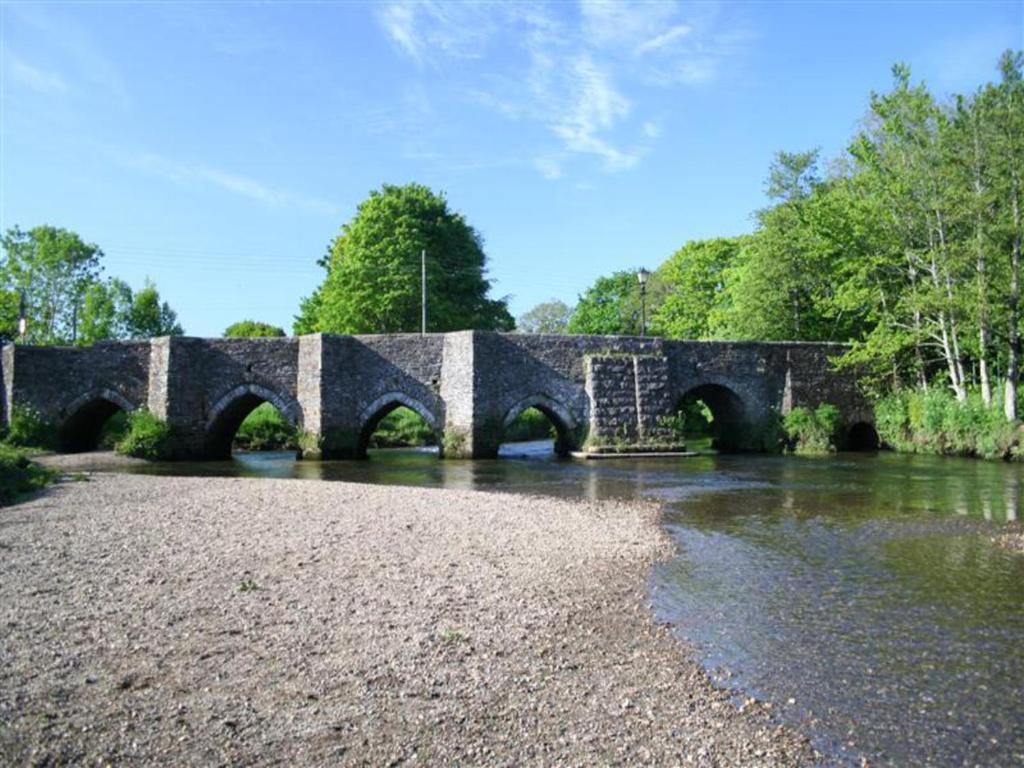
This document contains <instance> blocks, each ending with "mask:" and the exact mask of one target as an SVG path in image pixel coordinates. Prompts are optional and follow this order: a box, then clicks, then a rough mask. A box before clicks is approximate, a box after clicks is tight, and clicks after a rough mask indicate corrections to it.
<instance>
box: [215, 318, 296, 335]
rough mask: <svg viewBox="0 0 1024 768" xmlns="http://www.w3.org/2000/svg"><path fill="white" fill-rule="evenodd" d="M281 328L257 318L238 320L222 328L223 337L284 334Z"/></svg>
mask: <svg viewBox="0 0 1024 768" xmlns="http://www.w3.org/2000/svg"><path fill="white" fill-rule="evenodd" d="M284 335H285V332H284V329H283V328H278V327H277V326H276V325H271V324H270V323H261V322H259V321H257V320H240V321H238V322H237V323H232V324H231V325H229V326H228V327H227V328H225V329H224V338H225V339H248V338H258V337H275V336H284Z"/></svg>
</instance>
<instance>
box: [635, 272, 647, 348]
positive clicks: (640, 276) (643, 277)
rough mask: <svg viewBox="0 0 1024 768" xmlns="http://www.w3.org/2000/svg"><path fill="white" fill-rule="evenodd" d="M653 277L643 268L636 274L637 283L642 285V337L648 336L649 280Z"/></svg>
mask: <svg viewBox="0 0 1024 768" xmlns="http://www.w3.org/2000/svg"><path fill="white" fill-rule="evenodd" d="M650 276H651V273H650V272H648V271H647V270H646V269H644V268H643V267H640V269H639V270H638V271H637V273H636V279H637V282H638V283H640V335H641V336H646V335H647V278H648V277H650Z"/></svg>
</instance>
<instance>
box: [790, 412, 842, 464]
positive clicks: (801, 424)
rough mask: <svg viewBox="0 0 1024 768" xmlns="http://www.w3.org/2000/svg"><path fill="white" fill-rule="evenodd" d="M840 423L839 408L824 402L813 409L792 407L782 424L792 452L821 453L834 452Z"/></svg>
mask: <svg viewBox="0 0 1024 768" xmlns="http://www.w3.org/2000/svg"><path fill="white" fill-rule="evenodd" d="M841 423H842V418H841V416H840V415H839V409H838V408H836V407H835V406H834V405H831V404H829V403H824V404H823V405H819V406H818V407H817V408H815V409H814V410H811V409H810V408H794V409H793V410H791V411H790V412H789V413H787V414H786V416H785V418H784V419H783V421H782V426H783V428H784V429H785V431H786V436H787V437H788V442H789V447H790V448H791V450H793V452H794V453H800V454H804V455H822V454H826V453H833V452H835V450H836V447H837V444H838V443H839V427H840V425H841Z"/></svg>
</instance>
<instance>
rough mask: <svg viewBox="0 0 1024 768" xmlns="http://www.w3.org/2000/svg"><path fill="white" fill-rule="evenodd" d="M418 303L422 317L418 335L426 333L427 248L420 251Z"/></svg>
mask: <svg viewBox="0 0 1024 768" xmlns="http://www.w3.org/2000/svg"><path fill="white" fill-rule="evenodd" d="M420 303H421V305H422V307H423V317H422V320H421V323H420V335H422V336H426V335H427V249H426V248H424V249H423V250H422V251H420Z"/></svg>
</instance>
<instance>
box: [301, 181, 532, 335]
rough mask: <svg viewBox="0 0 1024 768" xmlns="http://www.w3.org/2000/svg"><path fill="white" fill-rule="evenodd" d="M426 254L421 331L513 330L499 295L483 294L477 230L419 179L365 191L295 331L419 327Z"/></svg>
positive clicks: (487, 283)
mask: <svg viewBox="0 0 1024 768" xmlns="http://www.w3.org/2000/svg"><path fill="white" fill-rule="evenodd" d="M423 251H426V254H427V260H426V261H427V266H426V272H427V281H426V282H427V296H428V298H427V330H429V331H457V330H463V329H469V328H476V329H482V330H511V329H512V328H513V326H514V322H513V320H512V317H511V315H509V313H508V308H507V307H506V304H505V301H504V300H495V299H490V298H488V292H489V291H490V288H491V284H490V281H488V280H487V279H486V277H485V276H484V275H485V268H486V257H485V255H484V250H483V240H482V238H481V237H480V235H479V234H478V233H477V232H476V230H474V229H473V228H472V227H471V226H469V224H467V223H466V221H465V220H464V219H463V217H462V215H461V214H458V213H453V212H452V211H450V210H449V208H448V202H447V201H446V200H445V198H444V196H443V195H438V194H435V193H434V192H432V191H431V190H429V189H428V188H426V187H424V186H421V185H419V184H408V185H406V186H403V187H396V186H390V185H384V186H383V187H382V188H381V189H380V190H377V191H374V192H371V193H370V196H369V198H367V199H366V200H364V201H363V202H362V203H361V204H360V205H359V208H358V210H357V212H356V216H355V218H353V219H352V221H350V222H349V223H348V224H346V225H344V226H343V227H342V230H341V234H340V235H338V237H337V238H335V240H334V242H333V243H331V245H330V248H329V250H328V253H327V256H325V257H324V258H323V259H321V261H320V264H321V266H323V267H324V268H325V269H326V270H327V276H326V279H325V280H324V282H323V284H322V285H321V286H320V287H319V288H318V289H317V291H316V293H314V294H313V295H312V296H310V297H309V298H307V299H304V300H303V302H302V305H301V308H300V313H299V316H298V317H297V318H296V322H295V328H294V330H295V333H297V334H298V333H311V332H317V331H321V332H326V333H393V332H401V331H418V330H419V329H420V311H421V301H420V263H421V262H420V254H421V253H422V252H423Z"/></svg>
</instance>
